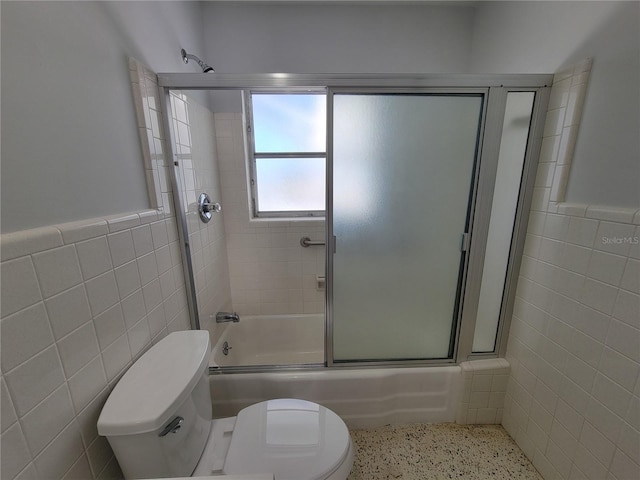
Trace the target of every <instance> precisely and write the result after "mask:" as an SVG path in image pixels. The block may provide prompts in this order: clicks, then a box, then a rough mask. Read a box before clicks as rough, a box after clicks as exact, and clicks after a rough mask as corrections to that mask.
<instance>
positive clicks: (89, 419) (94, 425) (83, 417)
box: [76, 386, 110, 445]
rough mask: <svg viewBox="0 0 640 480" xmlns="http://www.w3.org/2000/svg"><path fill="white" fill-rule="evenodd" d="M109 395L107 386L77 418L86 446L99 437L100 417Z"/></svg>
mask: <svg viewBox="0 0 640 480" xmlns="http://www.w3.org/2000/svg"><path fill="white" fill-rule="evenodd" d="M109 393H110V389H109V387H108V386H106V387H105V388H104V389H103V390H102V391H101V392H100V393H99V394H98V395H97V396H96V397H95V398H94V399H93V400H92V401H91V403H89V405H87V406H86V407H85V408H84V410H82V411H81V412H80V413H78V415H77V417H76V421H77V422H78V427H80V434H81V435H82V440H83V442H84V444H85V445H89V444H91V442H93V440H95V438H96V437H97V436H98V417H99V416H100V413H101V412H102V407H103V405H104V403H105V402H106V401H107V397H109Z"/></svg>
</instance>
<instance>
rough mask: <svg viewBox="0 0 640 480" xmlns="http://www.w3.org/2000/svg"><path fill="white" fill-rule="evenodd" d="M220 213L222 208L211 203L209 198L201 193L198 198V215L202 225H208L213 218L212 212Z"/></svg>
mask: <svg viewBox="0 0 640 480" xmlns="http://www.w3.org/2000/svg"><path fill="white" fill-rule="evenodd" d="M221 211H222V207H221V206H220V204H219V203H211V198H209V195H207V194H206V193H201V194H200V196H199V197H198V213H199V214H200V220H202V221H203V222H204V223H208V222H209V220H211V217H212V216H213V212H215V213H219V212H221Z"/></svg>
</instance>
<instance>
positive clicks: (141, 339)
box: [127, 318, 151, 357]
mask: <svg viewBox="0 0 640 480" xmlns="http://www.w3.org/2000/svg"><path fill="white" fill-rule="evenodd" d="M127 335H128V336H129V347H130V348H131V354H132V355H133V356H134V357H135V356H136V355H138V354H139V353H140V352H141V351H142V350H144V348H145V347H146V346H147V345H149V343H150V342H151V335H150V333H149V324H148V323H147V319H146V318H143V319H142V320H140V321H139V322H138V323H137V324H136V325H134V326H133V327H132V328H131V329H130V330H129V331H128V332H127Z"/></svg>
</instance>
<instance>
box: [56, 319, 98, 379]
mask: <svg viewBox="0 0 640 480" xmlns="http://www.w3.org/2000/svg"><path fill="white" fill-rule="evenodd" d="M58 352H60V360H62V367H63V368H64V373H65V375H66V377H67V378H71V376H72V375H74V374H75V373H76V372H77V371H78V370H80V369H81V368H82V367H83V366H85V365H86V364H87V363H88V362H89V361H90V360H91V359H93V358H95V357H96V356H97V355H99V354H100V349H99V348H98V339H97V338H96V332H95V330H94V328H93V322H87V323H85V324H84V325H83V326H82V327H80V328H78V329H77V330H75V331H73V332H72V333H70V334H69V335H67V336H66V337H64V338H62V339H60V340H58Z"/></svg>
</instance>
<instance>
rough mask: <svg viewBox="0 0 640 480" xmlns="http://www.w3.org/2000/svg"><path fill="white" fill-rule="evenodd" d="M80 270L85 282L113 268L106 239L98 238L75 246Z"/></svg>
mask: <svg viewBox="0 0 640 480" xmlns="http://www.w3.org/2000/svg"><path fill="white" fill-rule="evenodd" d="M76 250H77V252H78V258H79V259H80V269H81V270H82V276H83V277H84V279H85V280H88V279H90V278H93V277H95V276H96V275H100V274H101V273H105V272H108V271H109V270H111V269H112V268H113V265H112V264H111V255H110V253H109V245H108V244H107V237H104V236H103V237H98V238H94V239H91V240H87V241H85V242H80V243H77V244H76Z"/></svg>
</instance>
